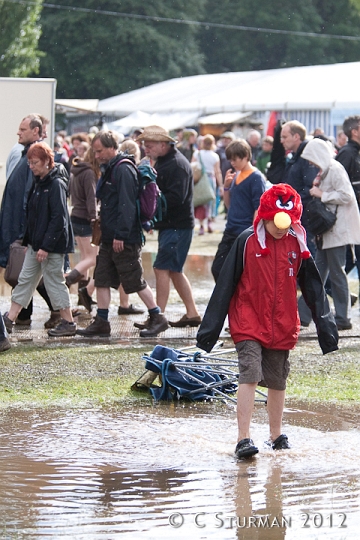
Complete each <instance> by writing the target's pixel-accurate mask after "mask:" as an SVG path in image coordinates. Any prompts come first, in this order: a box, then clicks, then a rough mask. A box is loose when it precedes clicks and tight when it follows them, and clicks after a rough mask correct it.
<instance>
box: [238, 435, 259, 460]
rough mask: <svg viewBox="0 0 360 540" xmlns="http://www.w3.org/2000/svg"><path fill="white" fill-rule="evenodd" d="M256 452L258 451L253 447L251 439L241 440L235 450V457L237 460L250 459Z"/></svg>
mask: <svg viewBox="0 0 360 540" xmlns="http://www.w3.org/2000/svg"><path fill="white" fill-rule="evenodd" d="M258 452H259V449H258V448H257V447H256V446H255V445H254V443H253V440H252V439H241V441H239V442H238V443H237V445H236V448H235V455H236V457H237V458H238V459H246V458H250V457H252V456H254V455H255V454H257V453H258Z"/></svg>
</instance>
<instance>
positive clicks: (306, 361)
mask: <svg viewBox="0 0 360 540" xmlns="http://www.w3.org/2000/svg"><path fill="white" fill-rule="evenodd" d="M343 343H345V342H343V341H340V344H339V346H340V349H339V350H338V351H336V352H334V353H330V354H327V355H325V356H323V355H322V354H321V351H320V350H319V345H318V344H317V342H316V341H314V342H305V343H304V342H300V343H299V345H298V346H297V348H296V349H295V350H294V351H292V352H291V356H290V363H291V373H290V376H289V379H288V385H287V396H289V397H295V398H300V399H303V400H310V401H321V402H333V403H334V402H336V403H344V404H345V403H348V404H350V403H354V402H359V403H360V351H359V343H358V341H357V340H353V342H351V341H350V340H348V343H347V344H346V345H343Z"/></svg>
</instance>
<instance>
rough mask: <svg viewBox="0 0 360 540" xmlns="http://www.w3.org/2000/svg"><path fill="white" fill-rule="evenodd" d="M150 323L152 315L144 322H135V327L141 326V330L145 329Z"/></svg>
mask: <svg viewBox="0 0 360 540" xmlns="http://www.w3.org/2000/svg"><path fill="white" fill-rule="evenodd" d="M149 324H150V317H148V318H147V319H146V321H143V322H134V326H135V328H139V329H140V330H144V329H145V328H148V326H149Z"/></svg>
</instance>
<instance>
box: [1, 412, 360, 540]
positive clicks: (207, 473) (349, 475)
mask: <svg viewBox="0 0 360 540" xmlns="http://www.w3.org/2000/svg"><path fill="white" fill-rule="evenodd" d="M328 416H330V415H328ZM313 417H314V422H315V423H317V420H315V417H316V414H315V415H314V414H310V413H307V412H306V411H305V412H304V411H299V412H297V411H295V409H292V410H290V411H287V412H286V414H285V424H286V432H287V434H288V435H289V438H290V440H291V442H292V444H293V449H291V450H290V451H288V452H278V453H275V452H273V451H272V450H270V449H268V448H265V446H262V441H265V440H266V439H267V425H266V422H265V419H266V415H265V412H264V408H263V406H257V408H256V414H255V416H254V421H255V423H254V425H253V426H252V432H253V435H254V439H255V441H256V444H258V445H259V447H260V453H259V454H258V455H257V456H256V457H255V458H254V459H252V460H248V461H242V462H237V461H236V460H235V458H234V457H233V450H234V446H235V436H236V420H235V411H234V410H233V409H232V408H225V407H223V406H220V405H219V404H217V405H211V404H196V405H194V404H189V405H178V406H176V405H174V404H171V405H167V404H162V405H160V406H155V407H152V406H146V407H145V406H144V407H142V408H136V409H127V410H124V408H121V409H119V410H117V409H116V408H111V409H83V410H78V411H74V410H72V411H67V410H63V411H59V410H57V411H49V410H46V411H41V410H27V411H23V410H21V411H19V410H11V411H3V412H2V413H1V425H2V428H1V433H0V435H1V437H0V449H1V453H0V482H1V491H0V537H1V538H26V539H28V538H30V539H32V538H34V539H38V538H42V539H43V538H71V539H73V538H79V539H80V538H87V539H90V540H95V539H96V540H97V539H104V540H105V539H106V540H108V539H112V538H120V536H121V538H122V539H123V538H124V539H125V540H126V539H130V538H131V539H132V540H133V539H135V540H136V539H137V538H139V539H146V540H148V539H159V538H160V539H184V538H186V537H189V538H196V539H197V538H214V539H233V540H237V539H239V540H240V539H245V540H247V539H250V538H251V539H260V540H273V539H274V540H279V539H280V540H282V539H286V540H289V539H298V538H299V539H300V538H301V539H303V538H306V539H314V538H325V536H326V538H330V539H339V540H340V539H341V538H356V537H357V530H358V528H359V526H360V511H359V495H360V486H359V479H358V461H359V458H360V434H359V432H358V430H357V429H351V430H349V431H341V430H339V431H336V427H335V430H334V431H331V432H329V431H326V429H324V430H322V431H319V430H317V429H314V427H313V426H312V425H311V419H312V418H313ZM300 419H302V421H301V420H300ZM305 420H306V421H305ZM304 423H306V427H304V425H301V424H304ZM332 424H333V425H334V426H335V424H336V417H334V422H332ZM329 425H330V422H329ZM341 425H342V420H341V419H339V421H338V427H341ZM344 441H346V448H344ZM344 450H346V453H344ZM344 514H345V515H346V519H345V523H344V524H343V525H346V526H347V528H344V527H340V525H341V524H342V521H343V520H344ZM330 525H331V526H330Z"/></svg>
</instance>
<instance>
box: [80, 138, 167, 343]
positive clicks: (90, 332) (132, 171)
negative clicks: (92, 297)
mask: <svg viewBox="0 0 360 540" xmlns="http://www.w3.org/2000/svg"><path fill="white" fill-rule="evenodd" d="M92 148H93V151H94V154H95V158H96V159H97V161H98V163H99V165H100V168H101V171H102V175H101V178H100V180H99V182H98V185H97V190H96V196H97V198H98V199H100V202H101V209H100V220H101V244H100V250H99V255H98V259H97V263H96V268H95V273H94V278H95V287H96V289H97V293H96V295H97V304H98V309H97V315H96V317H95V319H94V320H93V322H92V323H91V324H90V325H89V326H88V327H87V328H85V329H79V330H78V331H77V333H78V334H79V335H81V336H109V335H110V323H109V321H108V315H109V305H110V300H111V293H110V288H114V289H118V288H119V286H120V284H121V285H122V286H123V289H124V291H125V292H126V293H127V294H131V293H135V292H136V293H137V294H138V295H139V297H140V298H141V300H142V301H143V302H144V304H145V305H146V307H147V308H148V311H149V319H148V321H149V323H148V325H147V327H146V328H144V329H143V330H142V331H141V332H140V336H141V337H154V336H157V335H158V334H159V333H160V332H163V331H164V330H166V329H167V328H168V322H167V319H166V318H165V316H164V315H163V313H161V310H160V308H159V307H158V306H157V305H156V302H155V300H154V296H153V293H152V290H151V289H150V287H149V285H148V284H147V282H146V281H145V280H144V278H143V268H142V265H141V224H140V220H139V215H138V198H139V178H138V171H137V168H136V166H135V163H134V162H133V161H132V160H131V159H130V156H128V155H127V154H123V153H122V152H120V153H119V151H118V141H117V137H116V135H115V134H114V133H113V132H112V131H99V132H98V133H97V134H96V135H95V137H94V138H93V140H92Z"/></svg>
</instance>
